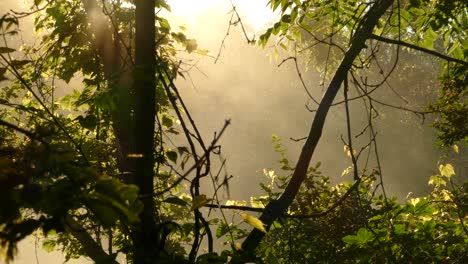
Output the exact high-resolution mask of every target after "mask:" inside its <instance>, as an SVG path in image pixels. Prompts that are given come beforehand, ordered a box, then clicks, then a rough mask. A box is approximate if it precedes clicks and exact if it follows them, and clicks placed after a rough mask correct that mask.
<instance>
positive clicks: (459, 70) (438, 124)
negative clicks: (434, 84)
mask: <svg viewBox="0 0 468 264" xmlns="http://www.w3.org/2000/svg"><path fill="white" fill-rule="evenodd" d="M467 73H468V67H467V66H453V68H450V69H449V72H448V73H447V74H445V75H444V76H442V78H441V84H442V85H441V89H440V97H439V100H438V101H437V102H436V103H435V104H431V105H429V109H431V110H433V111H437V112H438V113H440V117H439V118H438V119H436V121H435V122H434V123H433V126H434V127H435V128H437V129H438V130H439V135H438V137H439V139H440V142H441V144H442V145H443V146H452V145H454V144H456V143H457V142H458V141H460V140H463V141H465V143H467V144H468V127H467V124H468V119H467V115H466V113H467V111H468V103H467V95H468V80H467V77H466V76H467Z"/></svg>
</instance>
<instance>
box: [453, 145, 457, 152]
mask: <svg viewBox="0 0 468 264" xmlns="http://www.w3.org/2000/svg"><path fill="white" fill-rule="evenodd" d="M452 148H453V151H455V152H456V153H458V146H457V145H453V147H452Z"/></svg>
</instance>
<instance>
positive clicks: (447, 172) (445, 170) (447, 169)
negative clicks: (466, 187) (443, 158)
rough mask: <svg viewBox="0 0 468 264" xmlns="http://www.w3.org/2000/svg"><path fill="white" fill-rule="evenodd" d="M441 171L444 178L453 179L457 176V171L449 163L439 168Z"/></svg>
mask: <svg viewBox="0 0 468 264" xmlns="http://www.w3.org/2000/svg"><path fill="white" fill-rule="evenodd" d="M439 171H440V174H441V175H442V176H445V177H447V178H450V177H452V176H453V175H455V169H454V168H453V166H452V164H450V163H447V164H445V165H440V166H439Z"/></svg>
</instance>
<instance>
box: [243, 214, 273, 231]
mask: <svg viewBox="0 0 468 264" xmlns="http://www.w3.org/2000/svg"><path fill="white" fill-rule="evenodd" d="M241 216H242V218H243V219H244V221H245V222H246V223H247V224H249V225H251V226H253V227H255V228H257V229H258V230H260V231H262V232H263V233H266V232H267V231H266V229H265V224H264V223H263V222H262V221H261V220H260V219H258V218H257V217H255V216H253V215H249V214H246V213H242V214H241Z"/></svg>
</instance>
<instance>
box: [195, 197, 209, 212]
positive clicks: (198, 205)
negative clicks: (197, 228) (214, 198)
mask: <svg viewBox="0 0 468 264" xmlns="http://www.w3.org/2000/svg"><path fill="white" fill-rule="evenodd" d="M210 200H211V199H206V195H204V194H200V195H198V196H195V197H193V200H192V207H191V208H190V210H192V211H193V210H197V209H199V208H201V207H202V206H204V205H205V204H207V203H208V202H209V201H210Z"/></svg>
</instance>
